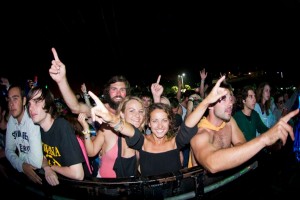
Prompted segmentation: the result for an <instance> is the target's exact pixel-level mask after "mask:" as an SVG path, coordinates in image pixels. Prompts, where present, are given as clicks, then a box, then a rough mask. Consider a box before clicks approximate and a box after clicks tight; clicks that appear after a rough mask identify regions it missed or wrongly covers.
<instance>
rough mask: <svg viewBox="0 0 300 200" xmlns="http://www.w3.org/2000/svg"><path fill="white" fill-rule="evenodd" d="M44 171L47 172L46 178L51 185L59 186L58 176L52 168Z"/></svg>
mask: <svg viewBox="0 0 300 200" xmlns="http://www.w3.org/2000/svg"><path fill="white" fill-rule="evenodd" d="M44 171H45V178H46V180H47V182H48V183H49V184H50V185H52V186H56V185H58V184H59V181H58V177H57V174H56V173H55V171H53V170H52V169H51V167H50V166H46V167H44Z"/></svg>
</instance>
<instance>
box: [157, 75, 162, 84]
mask: <svg viewBox="0 0 300 200" xmlns="http://www.w3.org/2000/svg"><path fill="white" fill-rule="evenodd" d="M160 77H161V75H159V76H158V78H157V81H156V83H157V84H159V82H160Z"/></svg>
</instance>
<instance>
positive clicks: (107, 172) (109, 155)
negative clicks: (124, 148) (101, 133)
mask: <svg viewBox="0 0 300 200" xmlns="http://www.w3.org/2000/svg"><path fill="white" fill-rule="evenodd" d="M117 156H118V137H116V141H115V144H114V146H113V147H112V148H111V149H110V150H108V151H107V152H106V153H105V154H104V155H103V156H102V157H101V166H100V168H99V174H100V176H101V178H116V173H115V171H114V170H113V167H114V164H115V161H116V158H117Z"/></svg>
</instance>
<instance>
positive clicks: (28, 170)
mask: <svg viewBox="0 0 300 200" xmlns="http://www.w3.org/2000/svg"><path fill="white" fill-rule="evenodd" d="M22 168H23V172H24V174H25V175H26V176H27V177H28V178H29V179H30V180H31V181H33V182H34V183H38V184H42V179H41V177H40V176H39V175H37V173H35V171H34V170H36V168H35V167H33V166H32V165H30V164H28V163H25V162H24V163H23V165H22Z"/></svg>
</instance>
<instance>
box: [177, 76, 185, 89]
mask: <svg viewBox="0 0 300 200" xmlns="http://www.w3.org/2000/svg"><path fill="white" fill-rule="evenodd" d="M184 76H185V73H182V74H179V75H178V77H180V78H181V83H182V87H183V88H184V85H183V77H184Z"/></svg>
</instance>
